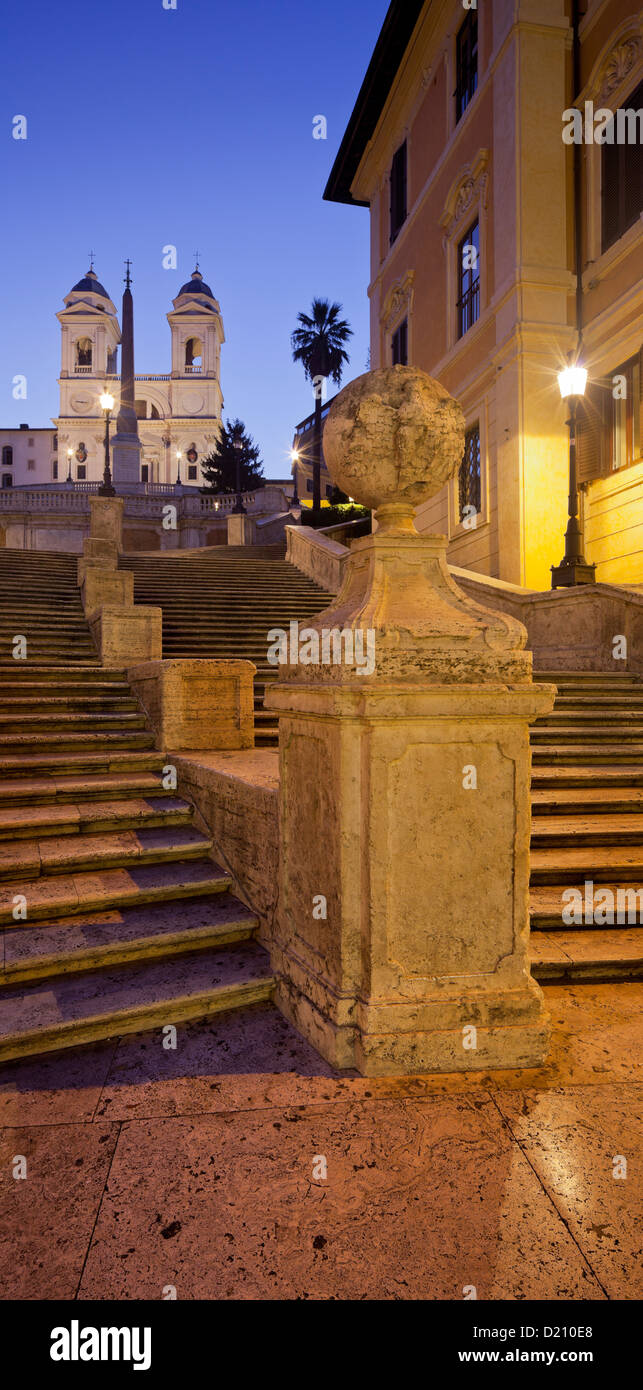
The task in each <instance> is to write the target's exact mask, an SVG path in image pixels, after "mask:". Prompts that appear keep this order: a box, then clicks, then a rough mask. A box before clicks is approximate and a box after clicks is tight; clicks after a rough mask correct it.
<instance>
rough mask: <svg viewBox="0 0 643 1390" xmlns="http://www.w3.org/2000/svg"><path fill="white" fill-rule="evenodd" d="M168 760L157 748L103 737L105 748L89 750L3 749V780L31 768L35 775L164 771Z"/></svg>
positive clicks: (0, 757) (0, 763)
mask: <svg viewBox="0 0 643 1390" xmlns="http://www.w3.org/2000/svg"><path fill="white" fill-rule="evenodd" d="M164 764H165V757H164V755H162V754H160V753H157V752H155V751H154V752H144V751H143V752H140V751H139V750H138V749H135V748H134V749H129V750H126V749H114V748H109V747H107V748H106V747H105V740H104V739H102V740H101V751H100V752H97V751H95V750H94V751H92V752H86V753H42V752H41V753H30V754H22V755H12V756H5V755H4V754H3V753H1V752H0V781H1V780H3V779H8V778H13V777H16V778H23V777H24V775H25V773H26V772H28V773H30V774H31V775H32V776H38V775H39V774H42V773H57V774H59V775H60V776H64V775H65V774H69V775H71V776H75V777H78V776H80V775H82V773H84V772H89V773H124V772H160V771H161V768H162V767H163V766H164Z"/></svg>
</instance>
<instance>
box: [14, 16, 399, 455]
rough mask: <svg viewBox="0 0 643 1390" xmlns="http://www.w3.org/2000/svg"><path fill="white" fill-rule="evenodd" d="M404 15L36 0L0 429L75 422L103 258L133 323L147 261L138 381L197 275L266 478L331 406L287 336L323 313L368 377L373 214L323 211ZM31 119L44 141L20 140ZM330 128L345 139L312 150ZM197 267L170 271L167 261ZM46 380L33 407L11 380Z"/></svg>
mask: <svg viewBox="0 0 643 1390" xmlns="http://www.w3.org/2000/svg"><path fill="white" fill-rule="evenodd" d="M387 8H388V0H349V3H347V2H346V0H325V3H324V4H323V5H321V6H319V5H313V4H310V5H306V4H302V0H238V2H237V3H230V0H177V9H176V10H165V9H164V8H163V4H162V0H111V3H109V4H98V3H96V0H94V3H90V4H88V3H87V0H58V3H54V4H52V3H50V0H48V2H47V3H45V0H23V3H21V4H20V5H11V6H6V7H5V10H4V19H3V25H4V45H3V47H4V63H3V92H2V106H3V129H4V132H5V135H4V139H3V141H2V142H1V145H2V155H1V161H2V167H1V168H0V178H1V179H2V188H3V192H4V196H3V199H2V202H3V213H4V215H3V218H2V225H1V228H0V256H1V261H0V264H1V267H2V270H1V274H0V308H1V312H2V322H3V332H2V334H1V335H0V357H1V370H0V381H1V382H2V388H1V389H2V410H1V413H0V425H2V426H5V427H7V426H13V425H17V424H19V423H20V422H21V421H23V420H25V421H27V422H28V423H29V424H30V425H32V426H36V425H47V424H49V423H50V420H51V417H52V415H55V414H56V412H57V409H58V392H57V384H56V378H57V375H58V370H59V328H58V323H57V320H56V318H55V314H56V311H57V310H58V309H60V308H62V301H63V296H64V295H65V294H66V293H67V292H68V290H69V289H70V288H71V286H72V284H74V283H75V281H76V280H77V279H79V278H80V277H81V276H82V275H83V274H84V273H85V271H86V269H87V265H88V252H89V250H90V248H93V249H94V251H95V253H96V259H95V264H96V272H97V274H98V277H99V279H100V280H102V282H103V284H104V285H105V287H106V289H107V291H108V293H109V294H110V295H111V297H112V299H113V300H114V301H115V303H116V304H117V307H118V309H119V314H120V297H121V293H122V276H123V268H122V265H123V259H124V257H125V256H130V257H131V258H132V262H133V271H132V273H133V277H134V283H133V290H134V306H135V335H136V343H135V350H136V370H137V371H138V372H153V371H157V372H163V371H169V369H170V360H169V359H170V330H169V326H168V324H167V321H166V319H165V314H166V312H167V311H168V310H169V309H170V308H171V300H172V297H173V296H174V295H175V294H176V293H177V290H178V288H179V286H180V285H181V284H182V283H183V281H184V280H186V279H187V278H188V277H189V275H190V273H191V271H192V270H193V268H194V251H195V249H196V248H197V247H198V249H199V251H200V262H201V270H202V273H203V276H204V278H205V279H206V280H207V282H208V283H209V284H210V285H211V286H212V289H213V291H214V293H215V295H216V296H217V298H218V300H219V303H220V305H221V311H222V314H223V321H224V327H225V333H226V340H227V341H226V343H225V345H224V348H223V353H222V386H223V393H224V399H225V406H224V412H225V414H226V415H228V414H229V415H230V416H237V415H239V416H240V417H241V418H242V419H243V420H245V422H246V425H247V427H248V429H249V430H250V432H251V433H252V434H253V435H254V436H255V438H256V440H257V442H258V444H259V446H260V448H261V451H262V454H263V458H264V461H265V465H266V474H267V475H268V476H273V477H276V476H279V475H280V474H283V473H284V472H285V471H287V470H288V457H287V454H288V449H289V447H290V444H291V440H292V432H293V426H294V424H295V423H296V422H297V421H298V420H300V419H301V418H302V417H303V416H305V415H307V414H308V413H309V411H311V410H312V408H313V402H312V395H311V391H310V387H309V385H308V383H306V382H305V380H304V376H303V372H302V370H301V367H297V366H295V365H294V364H292V362H291V359H290V341H289V340H290V332H291V330H292V328H293V327H294V326H295V321H296V315H297V312H298V311H299V310H300V309H305V310H307V309H308V308H309V306H310V301H311V300H312V298H313V297H314V296H315V295H320V296H324V297H328V298H331V299H338V300H339V301H340V302H341V303H342V304H343V306H344V310H345V314H346V317H347V318H348V319H349V321H350V323H351V325H352V327H353V329H354V337H353V338H352V339H351V343H350V353H351V362H350V365H349V367H348V369H347V373H346V377H345V380H348V379H350V377H352V376H357V375H359V374H360V372H362V371H364V370H365V369H366V358H367V351H368V299H367V294H366V287H367V284H368V254H369V253H368V212H367V210H366V209H361V208H349V207H342V206H335V205H333V204H328V203H324V202H323V201H322V192H323V189H324V185H325V182H326V178H327V176H328V173H329V170H330V167H331V165H332V162H333V159H334V157H335V154H336V151H337V149H338V146H339V142H340V140H341V137H342V135H343V132H344V129H345V125H346V121H347V119H348V116H349V115H350V112H351V110H352V107H353V103H354V101H355V98H356V96H357V92H358V90H359V86H360V84H361V81H362V78H363V76H364V72H365V70H366V67H367V65H368V62H369V59H370V56H371V53H372V50H373V47H374V44H375V41H376V39H377V35H378V33H379V30H380V28H381V25H382V22H383V19H384V16H385V14H386V10H387ZM15 115H25V116H26V117H27V121H28V126H27V131H28V138H27V139H26V140H24V141H23V140H14V139H13V138H12V133H11V132H12V120H13V117H14V116H15ZM316 115H324V116H326V118H327V122H328V138H327V139H326V140H325V141H324V140H314V139H313V138H312V130H313V117H314V116H316ZM168 244H173V245H176V247H177V249H178V269H177V270H176V271H171V270H165V269H163V266H162V248H163V247H164V246H166V245H168ZM17 373H24V374H25V375H26V376H27V390H28V397H27V400H26V401H24V400H21V401H14V400H13V397H12V385H11V382H12V378H13V377H14V376H15V375H16V374H17Z"/></svg>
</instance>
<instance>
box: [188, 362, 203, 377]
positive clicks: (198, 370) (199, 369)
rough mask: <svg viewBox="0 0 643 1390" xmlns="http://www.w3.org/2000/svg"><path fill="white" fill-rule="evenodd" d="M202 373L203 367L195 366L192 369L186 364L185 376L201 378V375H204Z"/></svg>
mask: <svg viewBox="0 0 643 1390" xmlns="http://www.w3.org/2000/svg"><path fill="white" fill-rule="evenodd" d="M202 371H203V367H196V366H194V365H192V366H191V367H189V366H188V364H187V362H186V364H185V375H186V376H200V375H201V373H202Z"/></svg>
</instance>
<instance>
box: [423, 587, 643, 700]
mask: <svg viewBox="0 0 643 1390" xmlns="http://www.w3.org/2000/svg"><path fill="white" fill-rule="evenodd" d="M449 569H450V572H451V574H452V575H453V578H454V579H455V580H456V582H457V583H458V584H459V585H460V588H461V589H463V590H464V592H465V593H466V594H467V595H468V596H469V597H470V598H473V599H475V600H476V601H477V602H478V603H481V604H483V605H484V606H485V607H486V608H496V609H499V610H500V611H501V612H503V613H508V614H510V616H511V617H513V618H518V620H519V621H520V622H521V623H524V626H525V627H526V629H527V646H528V647H529V648H530V649H531V651H532V652H533V654H534V669H535V670H540V671H629V672H630V673H631V674H633V675H637V674H643V594H641V593H638V592H637V591H636V590H634V589H627V588H625V587H622V586H620V585H618V584H602V583H599V584H583V585H578V586H577V587H574V588H569V589H548V590H543V591H540V590H538V589H522V588H520V586H519V585H517V584H508V583H506V582H505V581H504V580H501V579H491V578H489V577H488V576H487V575H484V574H477V573H476V572H475V571H473V570H464V569H458V568H457V567H456V566H454V565H450V566H449ZM622 639H624V640H622ZM615 652H616V653H617V655H615Z"/></svg>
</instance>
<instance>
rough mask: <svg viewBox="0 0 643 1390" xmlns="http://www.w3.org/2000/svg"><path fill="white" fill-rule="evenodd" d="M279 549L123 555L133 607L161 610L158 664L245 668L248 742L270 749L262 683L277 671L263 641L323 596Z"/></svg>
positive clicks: (271, 730) (270, 724) (303, 616)
mask: <svg viewBox="0 0 643 1390" xmlns="http://www.w3.org/2000/svg"><path fill="white" fill-rule="evenodd" d="M284 556H285V550H284V546H283V545H281V546H279V545H267V546H252V547H251V548H248V547H244V546H212V547H210V548H208V549H204V550H194V551H189V550H184V551H177V552H175V553H170V554H168V553H164V554H158V555H156V554H155V555H123V556H121V560H120V564H121V568H124V569H130V570H132V571H133V573H134V599H135V602H136V603H150V604H156V605H158V606H159V607H160V608H162V609H163V655H164V656H165V657H172V656H185V657H188V656H189V657H217V658H219V659H229V660H230V659H233V658H242V659H246V660H248V661H253V662H254V664H255V666H256V667H257V674H256V676H255V742H256V744H257V746H258V747H261V746H271V745H272V746H276V744H277V740H278V725H277V720H276V718H275V716H274V714H272V713H271V712H270V711H268V710H264V708H263V696H264V688H265V684H266V681H268V680H275V678H276V676H277V675H278V673H279V668H278V667H274V666H269V665H268V661H267V650H268V633H269V631H270V629H271V628H275V627H281V628H284V629H285V630H286V631H288V624H289V622H290V621H291V620H298V621H299V622H300V624H302V625H305V623H306V621H307V620H309V619H310V618H312V617H314V616H315V614H317V613H319V612H320V610H321V609H322V608H326V607H327V606H328V604H329V602H330V597H331V596H330V594H329V593H328V592H327V590H326V589H322V588H321V586H320V585H318V584H315V583H314V582H313V580H311V579H309V578H308V577H307V576H306V575H305V574H302V573H301V571H300V570H298V569H296V568H295V566H294V565H291V564H289V562H288V561H287V560H286V559H285V558H284Z"/></svg>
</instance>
